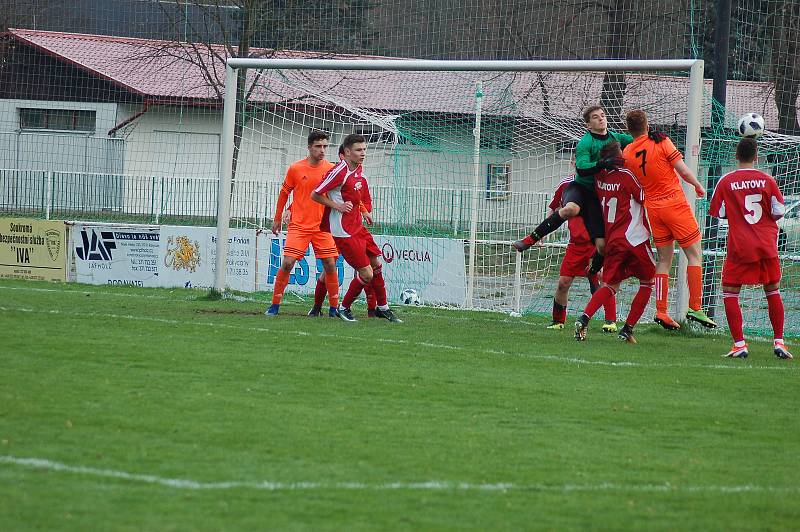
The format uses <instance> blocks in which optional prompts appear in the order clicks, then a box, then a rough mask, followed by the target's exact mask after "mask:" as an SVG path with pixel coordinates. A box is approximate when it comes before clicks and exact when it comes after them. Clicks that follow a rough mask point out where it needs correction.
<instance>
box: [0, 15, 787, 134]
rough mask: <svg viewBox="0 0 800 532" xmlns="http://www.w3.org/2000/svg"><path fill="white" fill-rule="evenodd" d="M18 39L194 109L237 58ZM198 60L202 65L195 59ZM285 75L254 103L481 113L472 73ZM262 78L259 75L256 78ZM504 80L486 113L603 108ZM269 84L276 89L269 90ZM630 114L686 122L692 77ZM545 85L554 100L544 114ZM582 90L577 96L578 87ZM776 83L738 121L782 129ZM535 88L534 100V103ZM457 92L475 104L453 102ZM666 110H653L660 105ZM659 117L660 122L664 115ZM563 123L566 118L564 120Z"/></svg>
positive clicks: (571, 116)
mask: <svg viewBox="0 0 800 532" xmlns="http://www.w3.org/2000/svg"><path fill="white" fill-rule="evenodd" d="M8 33H9V34H10V35H11V36H12V37H13V38H14V39H16V40H18V41H20V42H23V43H25V44H27V45H30V46H32V47H34V48H36V49H38V50H40V51H42V52H43V53H46V54H48V55H50V56H52V57H55V58H57V59H59V60H62V61H65V62H68V63H71V64H73V65H75V66H76V67H78V68H80V69H82V70H85V71H87V72H89V73H91V74H93V75H96V76H98V77H101V78H104V79H106V80H109V81H111V82H112V83H114V84H116V85H117V86H119V87H121V88H124V89H125V90H128V91H130V92H133V93H135V94H138V95H141V96H143V97H147V98H150V99H155V100H157V101H159V100H160V101H175V100H183V101H185V100H186V99H189V100H190V101H195V102H214V103H217V104H218V103H220V100H219V97H218V94H217V90H216V89H218V90H219V92H220V93H221V92H222V91H223V85H224V72H225V67H224V58H226V57H227V55H228V53H227V50H226V47H225V46H223V45H211V46H207V47H206V46H205V45H195V46H197V50H199V55H197V56H195V55H193V54H190V53H189V52H187V51H186V50H187V48H188V47H190V46H193V45H187V44H185V43H183V44H176V43H172V42H168V41H156V40H149V39H134V38H126V37H110V36H104V35H85V34H74V33H61V32H50V31H36V30H25V29H10V30H9V32H8ZM251 52H252V53H251V56H253V57H271V56H274V57H335V58H355V57H360V58H363V57H364V56H352V55H342V54H337V55H335V56H331V55H323V54H320V53H315V52H298V51H281V52H277V53H273V51H271V50H266V49H253V50H252V51H251ZM190 58H194V59H191V60H190ZM197 58H199V60H202V61H203V62H205V63H206V64H207V65H208V68H207V69H205V72H210V73H211V75H212V76H214V78H215V79H214V80H207V79H206V75H207V74H206V75H204V69H203V68H200V67H199V66H198V65H197V62H198V59H197ZM283 74H284V75H285V77H283V76H281V75H280V74H278V73H276V72H270V73H269V74H268V75H267V77H266V79H262V81H265V83H259V84H258V87H257V89H256V90H255V91H254V92H253V94H252V97H251V100H254V101H260V102H273V103H274V102H279V101H288V102H292V101H296V102H298V103H299V102H302V101H305V102H308V101H315V102H318V101H321V102H325V103H327V104H328V105H336V104H337V102H338V101H342V100H343V99H344V98H345V97H347V98H350V99H354V100H355V101H357V102H358V106H359V107H360V108H363V109H382V110H391V111H396V112H401V111H402V112H409V111H414V112H439V113H465V114H470V113H473V112H474V110H475V101H474V98H471V97H468V96H467V95H471V94H473V93H474V91H475V81H474V78H473V77H471V76H469V75H468V74H465V73H463V72H380V73H376V72H364V71H359V72H352V71H350V72H335V73H333V72H330V71H304V72H302V73H301V72H297V71H284V73H283ZM255 75H256V74H255V72H254V71H253V70H252V69H250V70H249V72H248V79H249V80H250V81H252V80H253V79H254V77H255ZM538 76H539V75H538V74H537V73H516V74H510V73H504V74H498V75H496V76H495V77H494V78H493V79H490V80H488V81H484V95H485V96H484V101H483V110H484V112H485V113H486V114H496V115H506V116H509V115H510V116H527V117H534V118H539V117H542V116H548V117H551V118H552V117H555V118H554V121H555V123H554V125H556V126H557V125H558V124H557V122H558V121H559V120H564V121H574V120H575V119H576V118H577V115H578V113H579V112H580V109H582V108H584V107H585V106H587V105H590V104H592V103H595V101H596V98H597V95H599V94H600V91H601V87H602V82H603V74H602V73H593V74H588V75H587V74H586V73H582V74H576V73H543V74H542V77H541V78H540V77H538ZM266 81H268V82H269V83H266ZM309 81H312V82H313V85H316V86H317V87H318V90H316V91H314V93H313V94H309V91H308V90H307V89H306V88H305V87H308V86H309V85H310V84H309V83H308V82H309ZM626 83H627V90H626V95H625V102H624V108H625V109H634V108H639V107H645V108H649V109H659V111H656V112H651V115H652V116H651V121H652V122H653V123H660V124H670V123H673V122H677V123H678V124H683V123H685V116H684V113H683V111H682V108H683V107H682V106H681V105H678V106H677V109H678V111H673V110H671V109H670V108H669V107H665V106H664V105H663V102H664V101H670V100H671V99H673V98H675V99H677V98H679V97H681V96H683V95H685V94H686V93H687V92H688V79H687V78H685V77H679V76H665V75H659V76H655V75H652V74H628V75H627V76H626ZM541 86H544V87H545V88H546V92H547V95H548V99H549V106H548V112H547V113H544V108H543V100H544V98H543V97H542V96H541V94H542V89H541ZM576 87H577V88H579V89H580V90H574V89H575V88H576ZM772 89H773V87H772V84H770V83H758V82H740V81H731V82H728V108H729V110H730V111H731V112H733V113H735V114H743V113H745V112H758V113H761V114H762V115H763V116H764V118H765V121H766V123H767V127H768V128H775V127H776V126H777V121H778V112H777V108H776V106H775V103H774V100H773V97H772ZM531 91H533V92H535V93H538V94H537V95H535V97H525V95H526V94H528V93H530V92H531ZM705 93H706V98H705V101H706V103H707V102H708V101H709V100H710V96H709V95H710V94H711V81H710V80H706V82H705ZM453 94H461V95H465V96H466V97H461V98H454V97H453V96H452V95H453ZM656 102H661V105H656V106H653V105H652V104H653V103H656ZM703 109H704V110H703V112H704V116H703V125H706V126H707V125H709V123H710V105H704V106H703ZM658 113H660V116H659V114H658ZM558 117H561V118H560V119H559V118H558Z"/></svg>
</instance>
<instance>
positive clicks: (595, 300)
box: [583, 286, 614, 318]
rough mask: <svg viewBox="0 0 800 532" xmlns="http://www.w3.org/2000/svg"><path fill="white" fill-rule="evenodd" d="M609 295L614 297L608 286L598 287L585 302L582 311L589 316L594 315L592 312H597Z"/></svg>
mask: <svg viewBox="0 0 800 532" xmlns="http://www.w3.org/2000/svg"><path fill="white" fill-rule="evenodd" d="M610 297H614V291H613V290H612V289H611V288H610V287H608V286H603V287H600V288H599V289H598V290H597V292H595V293H594V295H593V296H592V299H590V300H589V302H588V303H587V304H586V308H585V309H583V313H584V314H586V315H587V316H589V317H590V318H591V317H592V316H594V313H595V312H597V309H599V308H600V307H602V306H603V304H604V303H605V302H606V300H608V298H610Z"/></svg>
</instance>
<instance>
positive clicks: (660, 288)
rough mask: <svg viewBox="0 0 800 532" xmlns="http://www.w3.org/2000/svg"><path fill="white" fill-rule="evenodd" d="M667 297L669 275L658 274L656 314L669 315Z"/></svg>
mask: <svg viewBox="0 0 800 532" xmlns="http://www.w3.org/2000/svg"><path fill="white" fill-rule="evenodd" d="M667 295H669V275H667V274H666V273H657V274H656V312H660V313H663V314H666V313H667Z"/></svg>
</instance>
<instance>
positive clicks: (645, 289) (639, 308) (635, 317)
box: [625, 281, 653, 328]
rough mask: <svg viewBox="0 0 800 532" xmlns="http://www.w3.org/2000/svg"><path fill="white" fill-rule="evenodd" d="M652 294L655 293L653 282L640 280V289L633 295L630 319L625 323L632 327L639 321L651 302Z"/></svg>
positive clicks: (629, 313)
mask: <svg viewBox="0 0 800 532" xmlns="http://www.w3.org/2000/svg"><path fill="white" fill-rule="evenodd" d="M651 295H653V283H651V282H642V281H640V282H639V291H638V292H636V295H635V296H633V301H631V310H630V311H629V312H628V319H626V320H625V325H627V326H628V327H631V328H632V327H634V326H635V325H636V324H637V323H639V318H641V317H642V314H644V309H645V308H646V307H647V304H648V303H649V302H650V296H651Z"/></svg>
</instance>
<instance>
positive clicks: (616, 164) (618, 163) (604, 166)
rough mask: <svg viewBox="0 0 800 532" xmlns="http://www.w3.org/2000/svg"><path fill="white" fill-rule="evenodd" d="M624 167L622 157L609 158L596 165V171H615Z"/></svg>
mask: <svg viewBox="0 0 800 532" xmlns="http://www.w3.org/2000/svg"><path fill="white" fill-rule="evenodd" d="M623 166H625V159H623V158H622V157H609V158H607V159H603V160H601V161H600V162H598V163H597V168H598V170H616V169H617V168H621V167H623Z"/></svg>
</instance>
